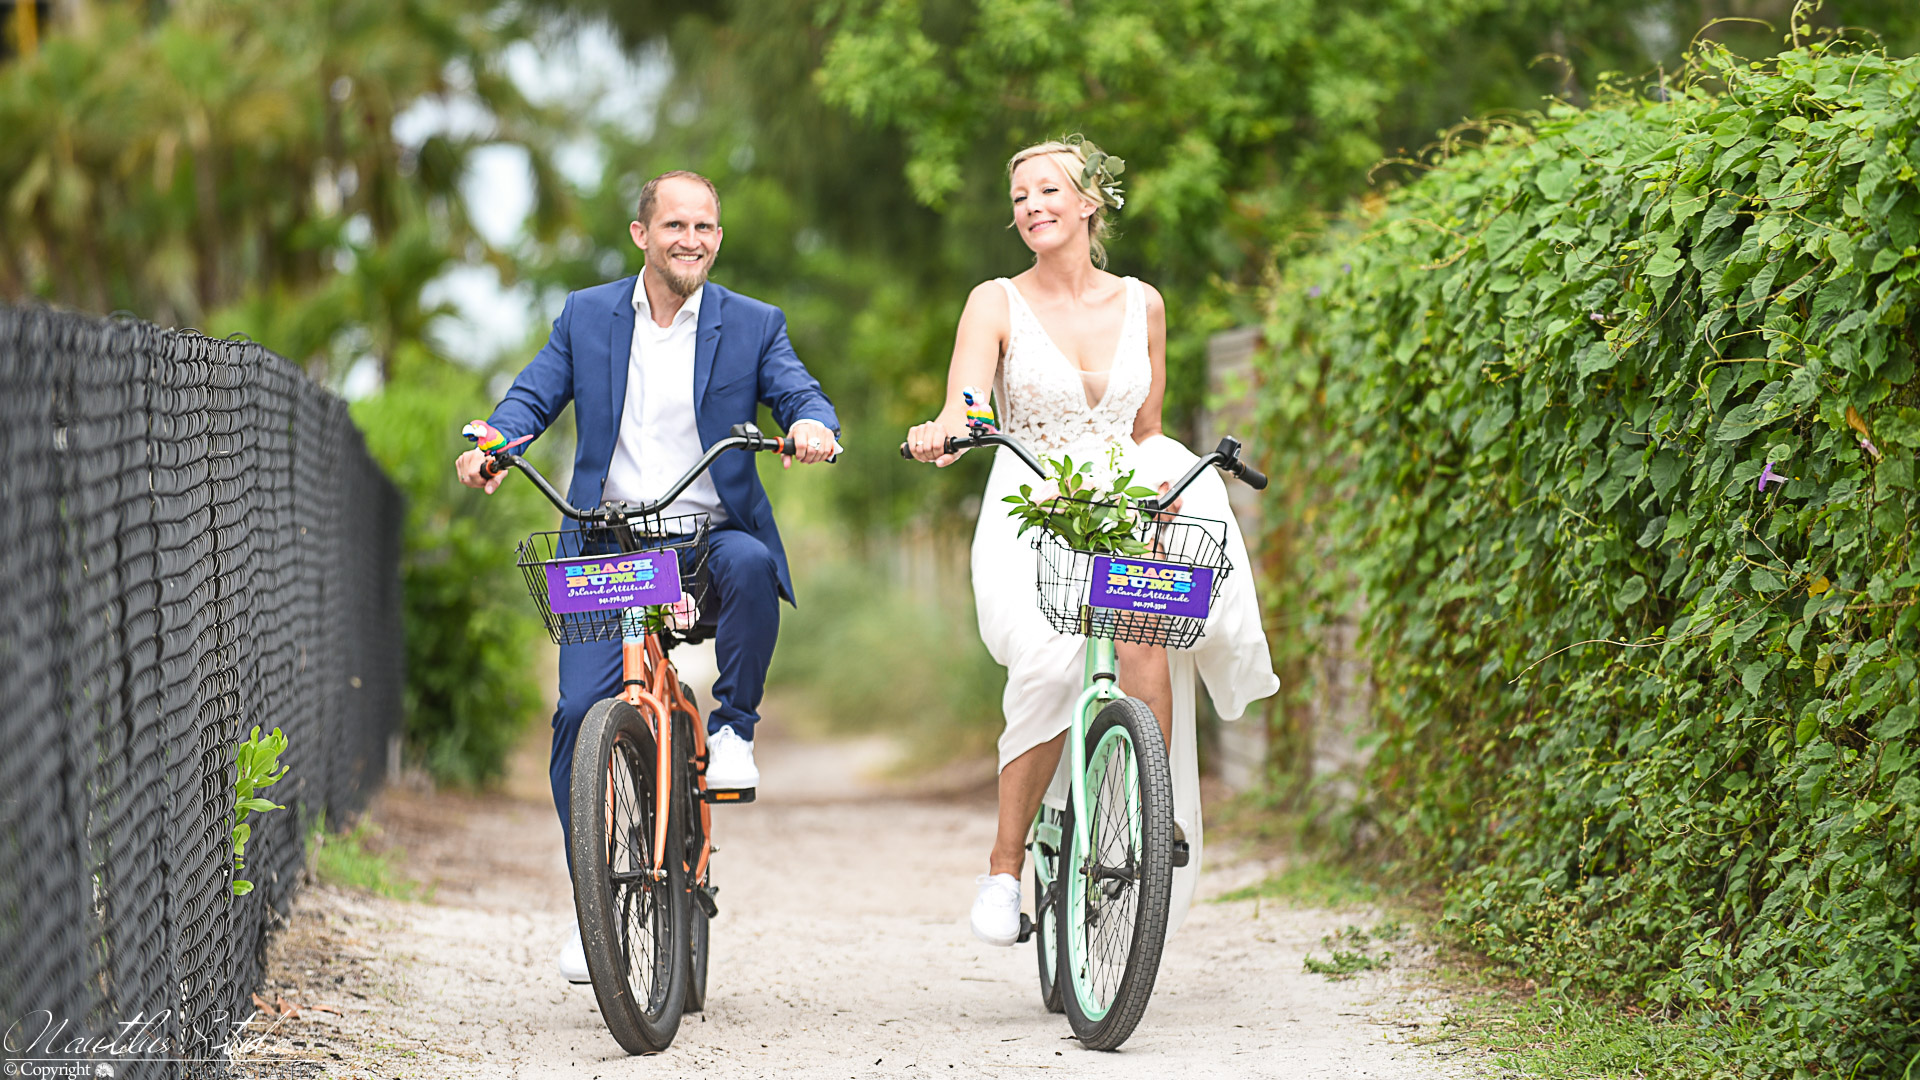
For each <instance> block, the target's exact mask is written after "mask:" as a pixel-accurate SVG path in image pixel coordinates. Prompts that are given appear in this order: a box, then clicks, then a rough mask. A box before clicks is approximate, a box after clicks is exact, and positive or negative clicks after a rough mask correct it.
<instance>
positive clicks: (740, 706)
mask: <svg viewBox="0 0 1920 1080" xmlns="http://www.w3.org/2000/svg"><path fill="white" fill-rule="evenodd" d="M707 573H708V576H709V578H710V580H711V581H712V587H711V588H710V590H709V592H708V596H707V601H706V602H707V604H709V605H712V604H713V603H715V601H716V600H717V601H718V603H719V608H718V610H719V616H720V617H719V625H718V626H717V627H716V628H715V630H714V635H713V651H714V659H715V661H716V662H717V665H718V667H719V669H720V677H719V678H718V679H717V680H715V681H714V684H713V696H714V697H715V698H716V699H717V700H716V702H715V705H714V709H713V712H712V713H710V714H708V717H707V733H708V734H712V733H714V732H716V731H719V730H720V729H721V728H722V727H732V728H733V729H734V731H736V732H738V733H739V734H740V736H741V737H742V738H745V739H751V738H753V725H754V724H755V722H757V721H758V720H759V719H760V714H759V713H758V712H757V711H756V710H758V709H759V707H760V696H761V694H762V693H763V692H764V691H765V690H766V686H767V665H768V664H769V663H770V662H772V660H773V644H774V640H775V639H776V638H777V637H778V636H779V634H780V578H779V571H778V570H777V569H776V567H775V566H774V561H773V555H772V554H771V553H769V552H768V551H767V547H766V545H765V544H762V543H761V542H760V541H759V540H756V539H754V537H753V534H751V533H748V532H745V531H743V530H741V529H735V528H729V527H727V526H726V525H721V526H719V527H717V528H715V529H714V530H713V531H712V532H711V533H710V534H708V549H707ZM622 674H623V672H622V669H621V661H620V643H619V642H618V641H595V642H590V643H588V644H585V645H562V646H561V647H560V704H559V707H558V708H556V709H555V710H554V711H553V757H552V759H551V762H550V764H549V767H548V778H549V779H550V780H551V781H552V782H553V806H554V809H556V810H558V811H559V812H560V828H561V830H562V831H563V832H565V833H566V834H567V841H568V846H567V851H568V853H569V858H571V852H572V851H573V847H572V827H571V822H572V816H571V814H572V811H571V807H572V797H571V796H572V792H573V745H574V741H575V740H576V739H577V738H578V737H579V735H580V721H581V720H583V719H585V718H586V715H587V710H588V709H590V708H592V707H593V706H594V704H595V703H596V702H599V701H602V700H604V699H606V698H610V697H614V696H615V695H617V694H619V693H620V684H621V678H622Z"/></svg>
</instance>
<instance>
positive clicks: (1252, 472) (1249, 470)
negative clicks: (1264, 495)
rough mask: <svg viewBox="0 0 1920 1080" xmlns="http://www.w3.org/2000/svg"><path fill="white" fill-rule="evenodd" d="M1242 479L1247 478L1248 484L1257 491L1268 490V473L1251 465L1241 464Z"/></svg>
mask: <svg viewBox="0 0 1920 1080" xmlns="http://www.w3.org/2000/svg"><path fill="white" fill-rule="evenodd" d="M1240 479H1242V480H1245V481H1246V482H1247V486H1248V487H1250V488H1252V489H1253V490H1255V491H1265V490H1267V474H1266V473H1263V472H1261V471H1260V470H1259V469H1256V468H1254V467H1253V466H1251V465H1242V466H1240Z"/></svg>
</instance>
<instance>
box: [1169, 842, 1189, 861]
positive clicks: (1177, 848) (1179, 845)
mask: <svg viewBox="0 0 1920 1080" xmlns="http://www.w3.org/2000/svg"><path fill="white" fill-rule="evenodd" d="M1192 857H1193V849H1192V848H1190V847H1188V846H1187V842H1186V841H1185V840H1175V841H1174V842H1173V865H1175V866H1185V865H1187V860H1188V859H1191V858H1192Z"/></svg>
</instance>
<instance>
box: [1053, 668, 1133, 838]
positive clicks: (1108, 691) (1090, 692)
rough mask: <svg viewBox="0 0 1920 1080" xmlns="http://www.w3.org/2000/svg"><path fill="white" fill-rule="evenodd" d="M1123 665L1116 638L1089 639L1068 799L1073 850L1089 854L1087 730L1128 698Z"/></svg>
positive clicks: (1072, 742)
mask: <svg viewBox="0 0 1920 1080" xmlns="http://www.w3.org/2000/svg"><path fill="white" fill-rule="evenodd" d="M1119 672H1120V663H1119V658H1118V656H1117V655H1116V654H1115V652H1114V648H1113V639H1112V638H1103V637H1090V638H1088V639H1087V660H1086V666H1085V671H1084V674H1083V675H1082V681H1083V682H1084V683H1085V689H1083V690H1081V691H1080V699H1079V701H1078V702H1077V703H1075V705H1074V708H1073V727H1072V729H1071V730H1070V731H1069V732H1068V738H1067V742H1068V744H1069V751H1068V752H1069V754H1070V755H1071V756H1070V757H1069V759H1068V760H1069V761H1070V762H1071V772H1070V774H1069V776H1068V781H1069V783H1068V788H1067V799H1068V801H1069V802H1071V803H1072V805H1073V850H1075V851H1078V852H1082V853H1085V852H1089V851H1091V850H1092V847H1091V846H1090V840H1091V835H1092V834H1091V833H1090V832H1089V825H1088V821H1089V818H1088V816H1087V778H1086V772H1087V728H1089V727H1091V726H1092V725H1093V718H1094V715H1095V714H1096V713H1098V712H1099V711H1100V709H1101V708H1102V707H1104V706H1105V705H1106V704H1107V703H1108V702H1110V701H1116V700H1118V699H1120V698H1122V697H1125V696H1126V695H1124V694H1122V693H1121V692H1120V682H1119Z"/></svg>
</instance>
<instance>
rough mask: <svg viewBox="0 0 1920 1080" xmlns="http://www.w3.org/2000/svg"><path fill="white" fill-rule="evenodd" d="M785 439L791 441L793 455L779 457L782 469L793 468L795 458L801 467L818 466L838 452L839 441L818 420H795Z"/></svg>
mask: <svg viewBox="0 0 1920 1080" xmlns="http://www.w3.org/2000/svg"><path fill="white" fill-rule="evenodd" d="M787 437H788V438H790V439H792V440H793V453H791V454H782V455H780V467H781V468H783V469H791V468H793V462H794V460H795V459H796V458H797V459H799V461H800V464H802V465H818V464H819V463H820V462H822V461H826V460H828V459H830V458H832V457H833V455H835V454H837V453H839V452H840V443H839V440H837V439H835V438H834V437H833V432H832V431H830V430H828V429H827V425H825V424H823V423H821V422H820V421H818V420H795V421H794V422H793V426H792V427H790V428H788V429H787Z"/></svg>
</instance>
